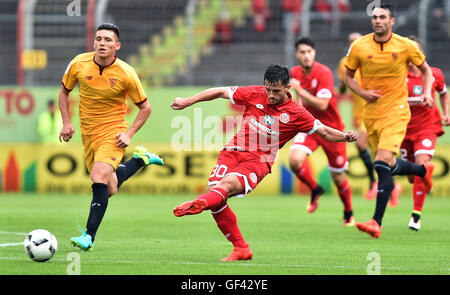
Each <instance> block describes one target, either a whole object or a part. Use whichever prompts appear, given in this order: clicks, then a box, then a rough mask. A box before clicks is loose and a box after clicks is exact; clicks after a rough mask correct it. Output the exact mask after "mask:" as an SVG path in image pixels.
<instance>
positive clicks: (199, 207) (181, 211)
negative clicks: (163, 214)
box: [173, 199, 208, 217]
mask: <svg viewBox="0 0 450 295" xmlns="http://www.w3.org/2000/svg"><path fill="white" fill-rule="evenodd" d="M206 206H208V203H207V202H206V200H204V199H195V200H193V201H187V202H184V203H183V204H181V205H180V206H177V207H175V208H173V214H174V215H175V216H176V217H181V216H183V215H194V214H199V213H201V212H203V210H205V208H206Z"/></svg>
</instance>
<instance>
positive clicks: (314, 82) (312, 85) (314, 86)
mask: <svg viewBox="0 0 450 295" xmlns="http://www.w3.org/2000/svg"><path fill="white" fill-rule="evenodd" d="M311 87H312V88H316V87H317V79H312V81H311Z"/></svg>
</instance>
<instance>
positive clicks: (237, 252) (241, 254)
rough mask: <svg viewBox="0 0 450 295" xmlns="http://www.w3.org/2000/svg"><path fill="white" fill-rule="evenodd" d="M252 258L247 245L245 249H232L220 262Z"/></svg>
mask: <svg viewBox="0 0 450 295" xmlns="http://www.w3.org/2000/svg"><path fill="white" fill-rule="evenodd" d="M252 257H253V253H252V250H250V245H249V244H247V247H246V248H241V247H234V249H233V251H231V254H230V255H228V256H227V257H225V258H223V259H221V260H222V261H235V260H251V259H252Z"/></svg>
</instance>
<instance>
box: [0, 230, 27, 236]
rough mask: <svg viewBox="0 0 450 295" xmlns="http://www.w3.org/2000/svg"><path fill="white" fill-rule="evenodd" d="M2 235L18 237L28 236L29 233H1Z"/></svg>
mask: <svg viewBox="0 0 450 295" xmlns="http://www.w3.org/2000/svg"><path fill="white" fill-rule="evenodd" d="M0 235H16V236H26V235H28V233H18V232H13V231H0Z"/></svg>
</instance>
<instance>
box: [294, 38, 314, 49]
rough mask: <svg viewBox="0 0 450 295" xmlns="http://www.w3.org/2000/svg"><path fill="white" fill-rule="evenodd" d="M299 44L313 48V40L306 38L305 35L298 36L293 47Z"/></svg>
mask: <svg viewBox="0 0 450 295" xmlns="http://www.w3.org/2000/svg"><path fill="white" fill-rule="evenodd" d="M301 44H305V45H309V46H311V47H312V48H315V45H314V42H313V40H311V39H309V38H306V37H300V38H298V39H297V41H295V48H297V47H298V46H299V45H301Z"/></svg>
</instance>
